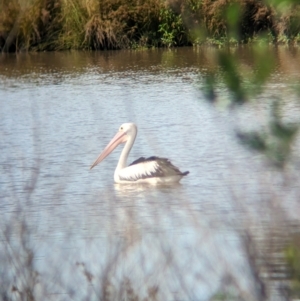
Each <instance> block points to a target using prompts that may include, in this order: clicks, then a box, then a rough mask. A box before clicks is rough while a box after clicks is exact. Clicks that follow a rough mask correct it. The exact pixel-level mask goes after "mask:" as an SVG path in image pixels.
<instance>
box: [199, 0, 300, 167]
mask: <svg viewBox="0 0 300 301" xmlns="http://www.w3.org/2000/svg"><path fill="white" fill-rule="evenodd" d="M246 2H247V1H246ZM252 2H253V3H254V1H252ZM296 4H297V3H296V2H294V1H284V2H283V1H271V0H270V1H268V7H269V9H272V10H275V9H276V10H277V12H278V13H280V14H281V15H283V14H286V13H287V12H290V13H291V15H290V19H289V20H291V19H293V18H294V16H295V13H294V12H293V13H292V12H291V8H292V7H293V8H295V7H297V5H296ZM224 5H225V4H224ZM243 5H244V4H241V5H239V2H238V1H237V2H235V5H232V4H227V6H226V5H225V8H226V9H225V10H224V11H225V16H226V18H227V20H228V24H229V26H228V27H226V28H227V29H228V30H229V34H231V36H232V37H236V36H238V32H239V30H240V25H241V23H240V20H242V19H243V14H244V13H245V11H244V6H243ZM248 5H249V3H248ZM299 20H300V19H299ZM297 22H298V21H297ZM297 22H296V23H297ZM294 25H295V26H296V28H297V26H298V25H296V24H294ZM294 25H293V26H294ZM274 26H275V25H274ZM274 26H273V28H274V29H275V27H274ZM293 28H295V27H293ZM275 31H276V30H275ZM277 31H278V30H277ZM295 32H297V30H296V31H295ZM295 32H294V33H295ZM290 37H291V36H290ZM270 39H271V40H272V37H270V36H269V34H266V33H265V34H261V35H258V36H257V37H256V38H255V39H254V40H253V43H252V44H251V50H252V52H253V67H251V69H250V70H249V68H248V69H245V68H244V66H243V64H242V62H241V61H240V59H239V58H238V56H237V55H235V52H234V51H233V50H232V49H231V48H228V47H227V48H225V49H224V50H222V51H219V52H218V53H217V58H216V60H217V62H218V66H219V67H220V68H221V71H222V72H221V74H222V76H221V79H219V80H220V82H221V83H223V85H225V88H226V89H227V91H228V92H229V103H230V106H231V107H236V105H241V104H244V103H247V102H254V101H258V100H259V96H260V95H261V94H262V93H264V91H265V89H266V86H267V84H268V82H269V80H270V77H271V75H272V73H273V72H274V70H275V67H276V66H275V51H274V49H273V46H270V45H269V42H270ZM298 89H299V87H298ZM203 92H204V95H206V97H207V98H208V100H210V101H213V102H221V101H223V100H224V97H222V96H220V95H219V94H218V81H217V80H216V76H215V74H214V72H210V73H209V74H208V75H207V76H206V77H205V88H204V91H203ZM227 101H228V100H227ZM270 102H271V103H272V106H271V114H270V116H271V117H270V120H269V121H268V123H267V124H266V125H265V127H264V128H263V129H260V130H256V131H251V132H243V131H242V130H238V132H237V137H238V139H239V140H240V142H241V143H243V144H244V145H246V146H247V147H249V148H250V149H252V150H255V151H258V152H259V153H261V154H263V155H265V156H266V157H267V158H268V159H269V160H270V161H271V162H272V163H273V164H274V165H275V166H277V167H280V168H284V167H285V166H286V164H287V163H288V162H289V161H290V159H291V158H292V157H293V156H292V148H293V144H294V142H295V139H296V137H297V133H298V129H299V124H297V123H287V122H286V121H284V120H283V118H282V116H281V110H282V109H283V107H284V104H283V101H282V99H279V98H278V97H276V99H270Z"/></svg>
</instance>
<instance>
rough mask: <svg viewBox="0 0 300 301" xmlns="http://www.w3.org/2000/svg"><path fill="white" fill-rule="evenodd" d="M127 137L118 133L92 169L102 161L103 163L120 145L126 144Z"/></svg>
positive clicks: (123, 133)
mask: <svg viewBox="0 0 300 301" xmlns="http://www.w3.org/2000/svg"><path fill="white" fill-rule="evenodd" d="M126 140H127V137H126V133H125V132H118V133H117V134H116V135H115V137H114V138H113V139H112V140H111V141H110V142H109V143H108V145H107V146H106V147H105V149H104V150H103V152H102V153H101V154H100V155H99V157H98V158H97V159H96V161H95V162H94V163H93V165H92V166H91V167H90V169H92V168H93V167H95V166H96V165H97V164H99V163H100V162H101V161H103V160H104V159H105V158H106V157H107V156H108V155H109V154H110V153H111V152H112V151H113V150H114V149H115V148H116V147H117V146H118V145H119V144H121V143H124V142H126Z"/></svg>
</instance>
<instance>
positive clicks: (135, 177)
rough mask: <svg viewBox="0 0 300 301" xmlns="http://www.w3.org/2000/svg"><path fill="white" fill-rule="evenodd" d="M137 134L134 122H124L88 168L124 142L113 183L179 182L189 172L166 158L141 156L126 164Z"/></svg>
mask: <svg viewBox="0 0 300 301" xmlns="http://www.w3.org/2000/svg"><path fill="white" fill-rule="evenodd" d="M136 134H137V126H136V125H135V124H134V123H124V124H122V125H121V126H120V128H119V131H118V133H117V134H116V135H115V137H114V138H113V139H112V140H111V141H110V142H109V143H108V145H107V146H106V147H105V149H104V150H103V152H102V153H101V154H100V155H99V157H98V158H97V159H96V161H95V162H94V163H93V165H92V166H91V168H90V169H92V168H93V167H95V166H96V165H97V164H99V163H100V162H101V161H102V160H104V159H105V158H106V157H107V156H108V155H109V154H110V153H111V152H112V151H113V150H114V149H115V148H116V147H117V146H118V145H119V144H121V143H125V142H126V143H125V146H124V148H123V150H122V153H121V156H120V159H119V162H118V165H117V168H116V170H115V174H114V181H115V183H152V184H157V183H174V182H179V181H180V179H181V178H182V177H183V176H186V175H187V174H188V173H189V172H188V171H185V172H181V171H180V170H179V169H178V168H177V167H175V166H174V165H173V164H172V163H171V162H170V161H169V160H168V159H166V158H159V157H149V158H144V157H141V158H139V159H137V160H135V161H133V162H132V163H131V164H130V165H129V166H127V157H128V154H129V152H130V150H131V148H132V145H133V143H134V140H135V137H136Z"/></svg>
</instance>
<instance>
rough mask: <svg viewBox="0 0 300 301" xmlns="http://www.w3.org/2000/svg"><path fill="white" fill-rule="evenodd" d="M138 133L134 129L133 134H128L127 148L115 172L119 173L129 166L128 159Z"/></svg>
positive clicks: (123, 151) (122, 153) (125, 147)
mask: <svg viewBox="0 0 300 301" xmlns="http://www.w3.org/2000/svg"><path fill="white" fill-rule="evenodd" d="M136 134H137V131H136V130H135V129H134V130H133V131H132V132H130V134H128V140H127V142H126V143H125V146H124V148H123V150H122V152H121V156H120V159H119V162H118V165H117V168H116V171H115V172H118V171H119V170H121V169H123V168H125V167H126V166H127V158H128V155H129V152H130V150H131V148H132V146H133V143H134V140H135V137H136Z"/></svg>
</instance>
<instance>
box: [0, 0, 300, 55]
mask: <svg viewBox="0 0 300 301" xmlns="http://www.w3.org/2000/svg"><path fill="white" fill-rule="evenodd" d="M279 2H280V1H274V0H265V1H258V0H246V1H242V0H238V1H228V0H216V1H212V0H1V1H0V50H1V51H2V52H14V51H24V50H25V51H28V50H39V51H41V50H65V49H122V48H135V47H153V46H155V47H160V46H167V47H171V46H181V45H191V44H195V43H197V42H198V43H199V42H207V41H212V40H214V41H217V42H218V43H219V41H226V40H230V39H232V38H234V39H235V40H236V41H237V42H238V43H241V42H242V43H244V42H248V41H251V39H253V37H255V36H256V35H259V34H260V33H262V32H264V33H265V32H267V33H268V34H269V36H270V37H271V38H270V40H271V41H272V42H285V43H290V42H295V41H296V42H297V41H298V40H299V33H300V21H299V20H300V18H299V16H300V5H299V4H297V3H296V2H292V1H285V5H284V3H283V4H282V5H280V3H279ZM283 6H284V9H283Z"/></svg>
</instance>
